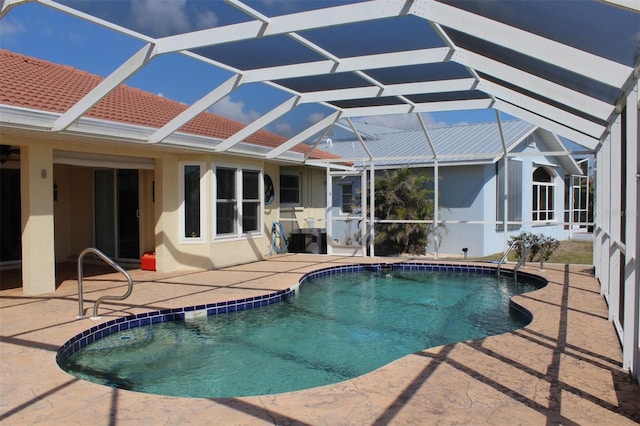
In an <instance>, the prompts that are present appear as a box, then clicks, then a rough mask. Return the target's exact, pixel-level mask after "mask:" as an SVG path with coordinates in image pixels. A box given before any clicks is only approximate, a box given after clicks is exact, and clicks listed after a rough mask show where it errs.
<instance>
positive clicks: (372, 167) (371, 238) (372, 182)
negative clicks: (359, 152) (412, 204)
mask: <svg viewBox="0 0 640 426" xmlns="http://www.w3.org/2000/svg"><path fill="white" fill-rule="evenodd" d="M375 181H376V178H375V165H374V163H373V161H371V163H370V166H369V223H370V224H371V226H370V229H369V257H374V256H375V255H376V253H375V250H374V240H375V237H376V233H375V228H374V221H375V219H376V215H375V212H374V209H375V208H376V188H375Z"/></svg>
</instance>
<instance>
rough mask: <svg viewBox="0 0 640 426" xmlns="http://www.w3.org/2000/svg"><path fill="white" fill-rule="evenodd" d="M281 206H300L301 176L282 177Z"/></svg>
mask: <svg viewBox="0 0 640 426" xmlns="http://www.w3.org/2000/svg"><path fill="white" fill-rule="evenodd" d="M280 204H300V176H299V175H288V174H281V175H280Z"/></svg>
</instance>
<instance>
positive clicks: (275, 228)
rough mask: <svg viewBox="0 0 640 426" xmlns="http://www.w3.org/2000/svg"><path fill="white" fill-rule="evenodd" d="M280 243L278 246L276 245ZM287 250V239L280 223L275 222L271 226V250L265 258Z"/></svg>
mask: <svg viewBox="0 0 640 426" xmlns="http://www.w3.org/2000/svg"><path fill="white" fill-rule="evenodd" d="M278 241H279V242H280V244H279V243H278ZM288 248H289V239H288V238H287V234H286V232H284V228H283V226H282V223H280V222H278V221H276V222H273V224H272V225H271V250H269V253H267V256H271V255H272V254H274V253H277V254H280V253H284V252H285V251H287V249H288Z"/></svg>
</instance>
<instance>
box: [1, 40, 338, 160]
mask: <svg viewBox="0 0 640 426" xmlns="http://www.w3.org/2000/svg"><path fill="white" fill-rule="evenodd" d="M102 80H103V78H102V77H100V76H97V75H94V74H90V73H88V72H85V71H81V70H78V69H76V68H73V67H70V66H66V65H59V64H54V63H52V62H48V61H44V60H41V59H37V58H33V57H29V56H25V55H21V54H18V53H14V52H10V51H7V50H2V49H0V103H2V104H6V105H15V106H19V107H24V108H30V109H35V110H40V111H47V112H55V113H63V112H65V111H67V110H68V109H69V108H71V107H72V106H73V105H74V104H75V103H76V102H78V101H79V100H80V99H82V97H83V96H84V95H86V94H87V93H88V92H89V91H91V90H92V89H93V88H94V87H96V86H97V85H98V84H99V83H100V82H101V81H102ZM185 109H187V106H186V105H184V104H181V103H179V102H176V101H172V100H170V99H166V98H163V97H161V96H156V95H154V94H151V93H148V92H145V91H142V90H139V89H136V88H133V87H129V86H127V85H120V86H118V87H117V88H116V89H115V90H113V91H112V92H111V93H110V94H108V95H107V96H105V97H104V98H103V99H102V100H101V101H100V102H98V103H97V104H96V105H94V106H93V107H92V108H91V109H90V110H89V111H87V113H86V116H88V117H93V118H98V119H102V120H109V121H117V122H121V123H128V124H134V125H140V126H147V127H152V128H160V127H162V126H163V125H164V124H166V123H167V122H169V121H170V120H171V119H172V118H174V117H175V116H177V115H178V114H180V113H181V112H182V111H184V110H185ZM243 127H244V124H242V123H239V122H237V121H233V120H230V119H227V118H224V117H220V116H218V115H215V114H212V113H209V112H203V113H201V114H199V115H198V116H197V117H195V118H194V119H193V120H191V121H190V122H189V123H187V124H186V125H184V126H183V127H182V128H181V129H180V131H182V132H185V133H191V134H196V135H201V136H207V137H212V138H217V139H226V138H228V137H229V136H231V135H233V134H234V133H236V132H237V131H239V130H240V129H242V128H243ZM284 141H286V138H284V137H282V136H278V135H276V134H273V133H271V132H268V131H265V130H259V131H258V132H256V133H254V134H253V135H251V136H249V137H248V138H247V139H246V142H249V143H252V144H255V145H261V146H266V147H276V146H278V145H280V144H281V143H283V142H284ZM310 149H311V147H309V146H308V145H305V144H299V145H297V146H296V147H294V148H293V149H292V150H293V151H296V152H300V153H307V152H309V150H310ZM311 158H314V159H322V158H339V157H337V156H335V155H333V154H330V153H328V152H325V151H321V150H315V151H314V152H313V154H312V155H311Z"/></svg>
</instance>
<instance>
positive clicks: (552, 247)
mask: <svg viewBox="0 0 640 426" xmlns="http://www.w3.org/2000/svg"><path fill="white" fill-rule="evenodd" d="M516 241H522V243H523V244H518V245H516V246H515V247H514V248H513V250H514V251H515V253H516V256H517V257H518V259H520V258H522V256H523V255H524V252H525V251H526V249H527V248H528V247H531V251H529V254H528V255H527V261H529V262H531V261H532V260H533V259H534V258H535V257H536V255H537V254H538V253H540V252H541V249H542V252H541V256H542V258H543V259H544V260H549V258H550V257H551V255H552V254H553V252H554V251H556V250H557V249H558V247H560V242H559V241H558V240H556V239H555V238H553V237H548V236H545V235H542V234H533V233H531V232H526V231H522V232H521V233H519V234H518V235H515V236H513V237H511V238H510V239H509V246H511V245H512V244H513V243H514V242H516ZM536 243H538V244H540V246H537V245H535V246H533V247H532V245H533V244H536ZM539 258H540V257H538V259H539Z"/></svg>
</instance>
